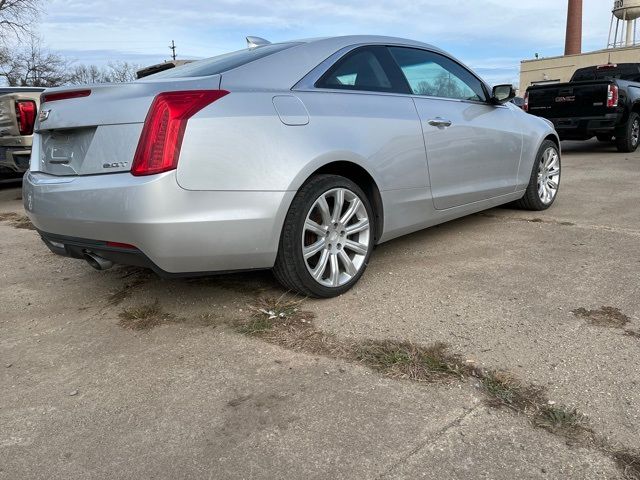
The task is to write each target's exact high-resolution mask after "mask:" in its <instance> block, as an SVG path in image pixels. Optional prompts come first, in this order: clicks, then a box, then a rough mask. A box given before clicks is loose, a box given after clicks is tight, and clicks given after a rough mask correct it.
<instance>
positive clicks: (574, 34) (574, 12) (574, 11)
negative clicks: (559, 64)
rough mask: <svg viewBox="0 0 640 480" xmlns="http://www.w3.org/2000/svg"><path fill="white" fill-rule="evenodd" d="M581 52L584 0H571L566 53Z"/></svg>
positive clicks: (568, 13)
mask: <svg viewBox="0 0 640 480" xmlns="http://www.w3.org/2000/svg"><path fill="white" fill-rule="evenodd" d="M580 53H582V0H569V6H568V8H567V37H566V39H565V44H564V54H565V55H579V54H580Z"/></svg>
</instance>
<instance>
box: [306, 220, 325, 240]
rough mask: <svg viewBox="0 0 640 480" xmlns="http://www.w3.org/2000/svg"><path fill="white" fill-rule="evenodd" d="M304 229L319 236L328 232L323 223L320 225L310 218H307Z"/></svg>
mask: <svg viewBox="0 0 640 480" xmlns="http://www.w3.org/2000/svg"><path fill="white" fill-rule="evenodd" d="M304 229H305V230H307V231H309V232H311V233H314V234H315V235H318V236H319V237H322V236H324V234H325V233H326V229H325V228H323V227H322V225H319V224H317V223H316V222H314V221H313V220H310V219H307V221H306V222H305V224H304Z"/></svg>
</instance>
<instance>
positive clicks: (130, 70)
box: [67, 61, 140, 85]
mask: <svg viewBox="0 0 640 480" xmlns="http://www.w3.org/2000/svg"><path fill="white" fill-rule="evenodd" d="M139 69H140V67H139V66H138V65H135V64H132V63H129V62H125V61H117V62H110V63H109V64H108V65H107V67H104V68H100V67H97V66H96V65H82V64H81V65H76V66H75V67H73V68H72V69H71V70H70V72H69V74H68V78H67V83H68V84H71V85H81V84H92V83H124V82H132V81H133V80H135V79H136V72H137V71H138V70H139Z"/></svg>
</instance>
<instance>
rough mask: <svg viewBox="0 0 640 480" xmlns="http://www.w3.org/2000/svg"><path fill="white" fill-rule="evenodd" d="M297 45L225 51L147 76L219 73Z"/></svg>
mask: <svg viewBox="0 0 640 480" xmlns="http://www.w3.org/2000/svg"><path fill="white" fill-rule="evenodd" d="M296 45H300V43H277V44H273V45H265V46H262V47H257V48H248V49H245V50H238V51H237V52H231V53H225V54H223V55H218V56H217V57H211V58H207V59H205V60H199V61H197V62H193V63H188V64H186V65H182V66H180V67H176V68H172V69H171V70H165V71H164V72H159V73H156V74H154V75H149V76H148V77H146V78H188V77H207V76H210V75H217V74H219V73H223V72H227V71H229V70H233V69H234V68H237V67H241V66H243V65H246V64H248V63H251V62H255V61H256V60H259V59H261V58H264V57H268V56H269V55H273V54H274V53H278V52H282V51H283V50H287V49H288V48H291V47H295V46H296ZM146 78H145V79H146Z"/></svg>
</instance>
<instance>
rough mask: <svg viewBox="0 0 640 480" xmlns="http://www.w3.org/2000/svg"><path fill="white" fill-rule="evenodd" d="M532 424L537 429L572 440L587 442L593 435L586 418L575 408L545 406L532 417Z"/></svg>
mask: <svg viewBox="0 0 640 480" xmlns="http://www.w3.org/2000/svg"><path fill="white" fill-rule="evenodd" d="M533 423H534V425H535V426H537V427H540V428H544V429H545V430H548V431H549V432H551V433H554V434H556V435H561V436H563V437H565V438H569V439H572V440H577V439H579V438H581V437H584V439H585V440H589V437H590V436H591V435H592V434H593V430H591V428H590V427H589V425H588V421H587V418H586V417H585V416H584V415H583V414H582V413H580V412H578V410H577V409H576V408H567V407H565V406H563V405H557V406H556V405H546V406H544V407H542V408H540V409H539V410H538V412H537V413H536V414H535V416H534V417H533Z"/></svg>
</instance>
